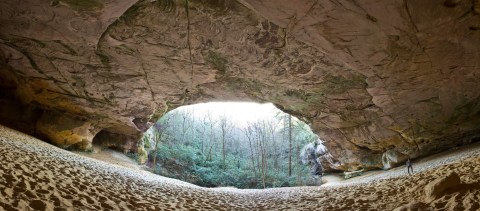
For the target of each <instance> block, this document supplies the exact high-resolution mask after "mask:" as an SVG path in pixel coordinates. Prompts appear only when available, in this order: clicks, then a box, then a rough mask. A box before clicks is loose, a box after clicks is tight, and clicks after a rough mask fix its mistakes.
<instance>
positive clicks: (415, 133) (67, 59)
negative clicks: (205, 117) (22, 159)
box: [0, 0, 480, 170]
mask: <svg viewBox="0 0 480 211" xmlns="http://www.w3.org/2000/svg"><path fill="white" fill-rule="evenodd" d="M188 2H189V4H188V6H187V7H186V5H184V1H175V0H158V1H138V2H137V1H133V0H121V1H120V0H107V1H99V0H82V1H71V0H59V1H57V0H55V1H46V0H41V1H34V0H25V1H22V2H21V3H19V2H16V1H2V2H0V8H1V13H0V81H1V82H2V86H1V87H2V91H1V92H0V93H1V95H0V100H1V101H2V104H3V103H5V105H6V106H4V105H2V106H0V108H1V110H0V111H2V112H0V113H1V114H0V116H1V117H2V119H3V120H2V122H5V121H6V119H11V120H15V118H14V117H15V112H10V111H15V110H17V111H16V113H19V112H18V110H20V111H21V110H23V109H18V108H16V109H15V107H14V106H12V105H18V102H22V104H23V105H21V106H18V107H22V108H29V109H27V110H30V111H32V112H30V114H31V115H23V114H22V119H23V120H22V121H21V123H11V124H17V126H18V127H17V128H19V127H20V128H25V131H27V130H28V131H33V132H31V133H32V134H37V135H39V136H45V135H47V136H48V137H49V138H50V139H52V142H54V143H62V141H65V140H64V139H68V140H67V142H68V143H71V144H74V143H83V144H81V146H83V147H88V146H89V145H88V142H90V143H91V141H92V140H93V137H94V135H95V134H96V133H97V132H99V131H103V132H104V133H112V134H120V135H123V136H124V138H123V139H124V140H127V139H128V140H130V139H131V138H135V137H139V134H141V133H142V132H143V131H145V130H146V129H147V128H148V127H149V125H150V123H152V122H154V121H156V120H157V119H158V118H159V117H160V116H161V115H162V114H163V113H165V112H166V111H168V110H171V109H173V108H175V107H177V106H181V105H185V104H190V103H196V102H205V101H212V100H217V101H218V100H246V101H257V102H273V103H275V104H276V105H277V106H278V107H279V108H281V109H283V110H285V111H287V112H289V113H292V114H294V115H296V116H297V117H300V118H302V119H304V120H305V121H307V122H309V123H311V125H312V129H313V130H314V131H315V132H316V133H317V134H318V135H319V136H320V137H321V138H322V139H324V140H325V145H326V146H327V147H328V149H329V152H330V153H331V154H332V156H333V157H334V158H335V159H337V161H338V162H339V163H340V165H338V166H336V167H335V168H337V169H344V170H354V169H358V168H378V167H383V166H384V163H383V162H382V158H385V153H386V152H388V151H389V150H395V152H398V153H401V154H402V155H405V156H409V157H412V158H414V157H418V156H423V155H426V154H429V153H433V152H435V151H438V150H442V149H446V148H449V147H451V146H455V145H458V144H464V143H468V142H470V140H471V137H474V136H475V135H478V134H479V133H480V132H479V131H480V92H478V90H480V83H479V82H480V66H479V62H478V61H480V30H479V28H480V15H479V14H478V5H479V4H478V1H448V2H447V1H445V2H443V1H435V0H427V1H414V0H405V1H399V0H397V1H388V2H387V1H335V2H320V1H314V0H300V1H285V0H265V1H254V0H239V1H222V0H213V1H202V0H190V1H188ZM185 8H188V13H187V12H186V11H187V10H186V9H185ZM4 82H5V83H4ZM4 84H5V85H4ZM7 85H8V86H7ZM3 87H6V89H3ZM8 105H11V106H8ZM51 111H53V112H59V113H65V114H66V116H68V118H72V119H75V120H79V121H82V122H83V123H84V124H82V125H81V126H79V127H80V128H82V129H81V130H76V129H75V128H74V127H71V128H67V131H69V132H72V134H73V133H76V132H77V131H81V133H82V134H75V135H70V137H72V139H71V140H70V139H69V138H67V137H65V136H63V135H58V134H57V133H61V132H62V131H65V130H48V131H50V132H47V131H46V130H44V129H41V130H37V129H36V128H35V125H36V126H37V127H39V128H62V126H54V124H58V123H55V122H45V121H43V120H42V118H44V117H42V115H41V114H42V113H49V112H51ZM20 113H21V112H20ZM12 115H14V117H13V118H12ZM65 118H67V117H65ZM11 120H8V122H11ZM11 124H10V125H11ZM43 124H46V125H43ZM87 125H88V126H87ZM87 127H88V128H90V129H88V131H87V129H86V128H87ZM52 131H56V132H52ZM78 137H81V138H78ZM78 140H81V141H78ZM85 140H86V141H85ZM118 143H120V142H118ZM122 143H123V142H122ZM125 143H126V142H125ZM119 145H121V144H119ZM122 147H123V146H122ZM132 147H135V145H133V146H132Z"/></svg>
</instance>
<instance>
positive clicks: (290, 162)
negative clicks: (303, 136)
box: [288, 114, 292, 176]
mask: <svg viewBox="0 0 480 211" xmlns="http://www.w3.org/2000/svg"><path fill="white" fill-rule="evenodd" d="M288 176H292V115H290V114H289V115H288Z"/></svg>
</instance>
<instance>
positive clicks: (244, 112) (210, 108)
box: [178, 102, 282, 125]
mask: <svg viewBox="0 0 480 211" xmlns="http://www.w3.org/2000/svg"><path fill="white" fill-rule="evenodd" d="M178 109H179V110H180V111H182V110H184V111H190V112H193V114H194V116H196V117H197V118H202V117H203V116H205V115H207V114H208V113H211V115H212V116H213V117H214V118H217V119H218V118H220V117H221V116H226V117H227V118H229V120H231V121H233V122H235V123H236V124H239V125H246V124H247V123H249V122H255V121H258V120H268V119H272V118H275V116H276V115H278V114H279V112H282V111H280V110H279V109H278V108H276V107H275V106H274V105H273V104H271V103H266V104H258V103H247V102H210V103H200V104H194V105H189V106H182V107H180V108H178Z"/></svg>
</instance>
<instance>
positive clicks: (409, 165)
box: [406, 158, 413, 174]
mask: <svg viewBox="0 0 480 211" xmlns="http://www.w3.org/2000/svg"><path fill="white" fill-rule="evenodd" d="M406 165H407V169H408V170H407V171H408V174H413V167H412V161H410V158H409V159H408V160H407V163H406ZM410 169H411V170H412V173H410Z"/></svg>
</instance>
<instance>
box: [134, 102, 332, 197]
mask: <svg viewBox="0 0 480 211" xmlns="http://www.w3.org/2000/svg"><path fill="white" fill-rule="evenodd" d="M140 144H143V145H144V148H145V149H146V150H147V151H148V161H147V166H148V167H149V169H150V171H152V172H154V173H156V174H159V175H162V176H166V177H171V178H175V179H179V180H183V181H186V182H189V183H192V184H196V185H199V186H203V187H232V186H233V187H236V188H249V189H250V188H274V187H291V186H305V185H320V184H321V175H322V167H321V164H320V163H319V162H318V159H317V155H318V154H322V152H323V154H324V153H325V152H326V148H325V147H324V146H323V145H322V144H321V140H320V139H319V137H318V136H317V135H316V134H314V133H313V132H312V130H311V129H310V127H309V126H308V124H306V123H305V122H303V121H301V120H299V119H297V118H295V117H293V116H291V115H289V114H287V113H284V112H282V111H281V110H279V109H277V108H276V107H275V106H274V105H273V104H257V103H235V102H212V103H202V104H196V105H189V106H182V107H179V108H177V109H175V110H172V111H170V112H168V113H167V114H165V115H164V116H163V117H162V118H161V119H160V120H159V121H158V122H157V123H156V124H155V125H154V126H153V127H151V128H150V129H149V130H148V131H147V132H146V133H145V134H144V137H143V140H142V142H141V143H140ZM319 151H320V152H319Z"/></svg>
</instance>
